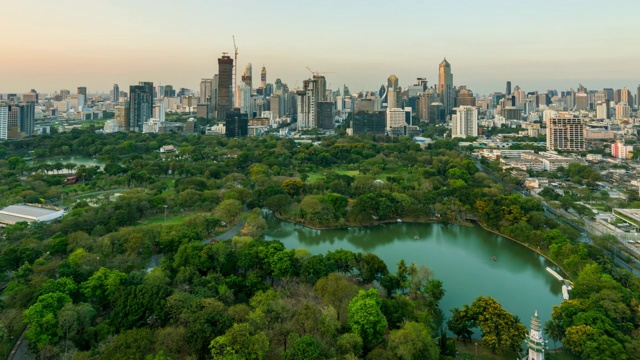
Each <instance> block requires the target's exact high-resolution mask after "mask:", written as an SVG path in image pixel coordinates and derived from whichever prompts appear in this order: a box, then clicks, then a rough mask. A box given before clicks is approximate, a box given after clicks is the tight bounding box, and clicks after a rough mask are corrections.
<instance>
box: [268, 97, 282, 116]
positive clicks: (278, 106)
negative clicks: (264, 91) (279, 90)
mask: <svg viewBox="0 0 640 360" xmlns="http://www.w3.org/2000/svg"><path fill="white" fill-rule="evenodd" d="M283 105H284V97H283V96H281V95H273V96H271V98H269V109H270V111H271V113H272V114H273V117H274V118H276V119H280V118H281V117H282V116H283V115H284V106H283Z"/></svg>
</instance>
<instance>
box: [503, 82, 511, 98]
mask: <svg viewBox="0 0 640 360" xmlns="http://www.w3.org/2000/svg"><path fill="white" fill-rule="evenodd" d="M504 94H505V95H506V96H510V95H511V81H507V89H506V91H505V93H504Z"/></svg>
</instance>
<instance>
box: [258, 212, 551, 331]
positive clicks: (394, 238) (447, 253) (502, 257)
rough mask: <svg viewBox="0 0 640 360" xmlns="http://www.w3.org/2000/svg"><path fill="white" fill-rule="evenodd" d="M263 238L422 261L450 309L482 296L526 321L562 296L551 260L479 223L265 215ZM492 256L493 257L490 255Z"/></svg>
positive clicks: (392, 265)
mask: <svg viewBox="0 0 640 360" xmlns="http://www.w3.org/2000/svg"><path fill="white" fill-rule="evenodd" d="M266 218H267V222H268V223H269V230H268V232H267V235H266V238H267V239H268V240H280V241H282V243H283V244H284V245H285V246H286V247H287V248H291V249H296V248H305V249H307V250H309V251H310V252H311V253H312V254H319V253H322V254H324V253H326V252H327V251H332V250H336V249H340V248H342V249H347V250H351V251H362V252H371V253H374V254H376V255H378V256H379V257H380V258H381V259H383V260H384V261H385V262H386V263H387V265H388V266H389V270H390V271H394V272H395V270H396V264H397V263H398V261H400V259H404V260H405V261H406V262H407V263H416V264H419V265H426V266H427V267H428V268H430V269H431V270H432V271H433V272H434V275H435V276H436V277H437V278H439V279H441V280H442V281H443V282H444V287H445V289H446V295H445V297H444V298H443V300H442V302H441V308H442V309H443V311H444V312H445V315H449V309H451V308H453V307H460V306H462V304H465V303H466V304H470V303H471V302H472V301H473V300H474V299H475V298H476V297H478V296H481V295H484V296H491V297H493V298H495V299H496V300H498V301H499V302H500V303H501V304H502V305H503V306H504V307H505V308H506V309H507V310H508V311H510V312H512V313H514V314H516V315H518V316H519V317H520V319H521V320H522V321H523V323H524V324H525V325H526V326H529V323H528V322H529V318H530V317H531V315H532V314H533V312H534V311H535V310H538V313H539V315H540V318H541V320H542V321H546V320H548V319H550V318H551V311H552V307H553V306H554V305H559V304H560V302H561V301H562V294H561V286H562V284H561V283H560V282H559V281H557V280H556V279H555V278H554V277H553V276H551V275H550V274H549V273H547V272H546V271H545V267H547V266H552V267H553V265H552V264H551V263H550V262H549V261H548V260H546V259H545V258H544V257H543V256H541V255H539V254H537V253H535V252H533V251H531V250H529V249H528V248H526V247H525V246H522V245H520V244H518V243H515V242H513V241H510V240H508V239H505V238H503V237H501V236H498V235H495V234H493V233H490V232H488V231H485V230H484V229H482V228H480V227H477V226H476V227H464V226H452V225H440V224H417V223H399V224H396V223H394V224H385V225H380V226H374V227H362V228H348V229H330V230H315V229H310V228H306V227H303V226H300V225H295V224H292V223H288V222H283V221H280V220H278V219H277V218H275V217H274V216H272V215H270V214H269V215H267V216H266ZM493 256H495V257H496V261H493V260H492V257H493Z"/></svg>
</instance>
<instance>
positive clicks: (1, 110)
mask: <svg viewBox="0 0 640 360" xmlns="http://www.w3.org/2000/svg"><path fill="white" fill-rule="evenodd" d="M8 132H9V107H8V106H7V105H4V104H0V140H7V135H8Z"/></svg>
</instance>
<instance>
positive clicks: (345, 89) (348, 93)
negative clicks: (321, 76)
mask: <svg viewBox="0 0 640 360" xmlns="http://www.w3.org/2000/svg"><path fill="white" fill-rule="evenodd" d="M342 88H343V90H342V95H343V96H351V92H350V91H349V87H348V86H347V85H342Z"/></svg>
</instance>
